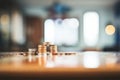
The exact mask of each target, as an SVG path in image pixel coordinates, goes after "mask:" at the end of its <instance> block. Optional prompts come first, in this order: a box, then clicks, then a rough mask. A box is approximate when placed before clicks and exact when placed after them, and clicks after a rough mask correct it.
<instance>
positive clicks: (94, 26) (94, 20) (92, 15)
mask: <svg viewBox="0 0 120 80" xmlns="http://www.w3.org/2000/svg"><path fill="white" fill-rule="evenodd" d="M83 18H84V20H83V25H84V27H83V33H84V41H85V44H86V45H87V46H95V45H96V43H97V41H98V37H99V15H98V14H97V13H96V12H87V13H85V14H84V17H83Z"/></svg>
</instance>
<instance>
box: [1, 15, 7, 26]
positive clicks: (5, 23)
mask: <svg viewBox="0 0 120 80" xmlns="http://www.w3.org/2000/svg"><path fill="white" fill-rule="evenodd" d="M1 25H2V26H7V25H9V16H8V15H7V14H4V15H2V16H1Z"/></svg>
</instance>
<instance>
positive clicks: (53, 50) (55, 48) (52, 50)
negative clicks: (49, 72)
mask: <svg viewBox="0 0 120 80" xmlns="http://www.w3.org/2000/svg"><path fill="white" fill-rule="evenodd" d="M50 53H52V55H54V54H56V53H57V46H56V45H51V46H50Z"/></svg>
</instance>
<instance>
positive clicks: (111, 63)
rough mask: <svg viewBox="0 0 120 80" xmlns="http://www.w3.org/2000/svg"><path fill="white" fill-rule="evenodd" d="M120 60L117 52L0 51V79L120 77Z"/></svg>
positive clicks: (108, 79)
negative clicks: (52, 53)
mask: <svg viewBox="0 0 120 80" xmlns="http://www.w3.org/2000/svg"><path fill="white" fill-rule="evenodd" d="M119 62H120V54H119V53H115V52H92V51H89V52H79V53H69V52H68V53H64V52H62V53H58V54H56V55H40V54H39V55H33V54H29V53H26V52H8V53H7V52H6V53H0V80H1V79H3V80H10V79H11V80H21V79H22V80H38V79H42V80H43V79H44V80H48V79H51V78H52V79H53V80H58V79H60V80H61V79H66V80H78V79H79V80H95V79H96V80H103V78H104V79H106V80H116V79H115V78H116V77H117V78H118V80H119V79H120V76H119V74H120V64H119ZM76 78H78V79H76Z"/></svg>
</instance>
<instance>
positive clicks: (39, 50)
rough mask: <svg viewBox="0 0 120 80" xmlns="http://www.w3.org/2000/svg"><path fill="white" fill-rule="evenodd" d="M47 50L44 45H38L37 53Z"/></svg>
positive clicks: (43, 52)
mask: <svg viewBox="0 0 120 80" xmlns="http://www.w3.org/2000/svg"><path fill="white" fill-rule="evenodd" d="M46 52H47V51H46V46H44V45H38V53H39V54H45V53H46Z"/></svg>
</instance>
